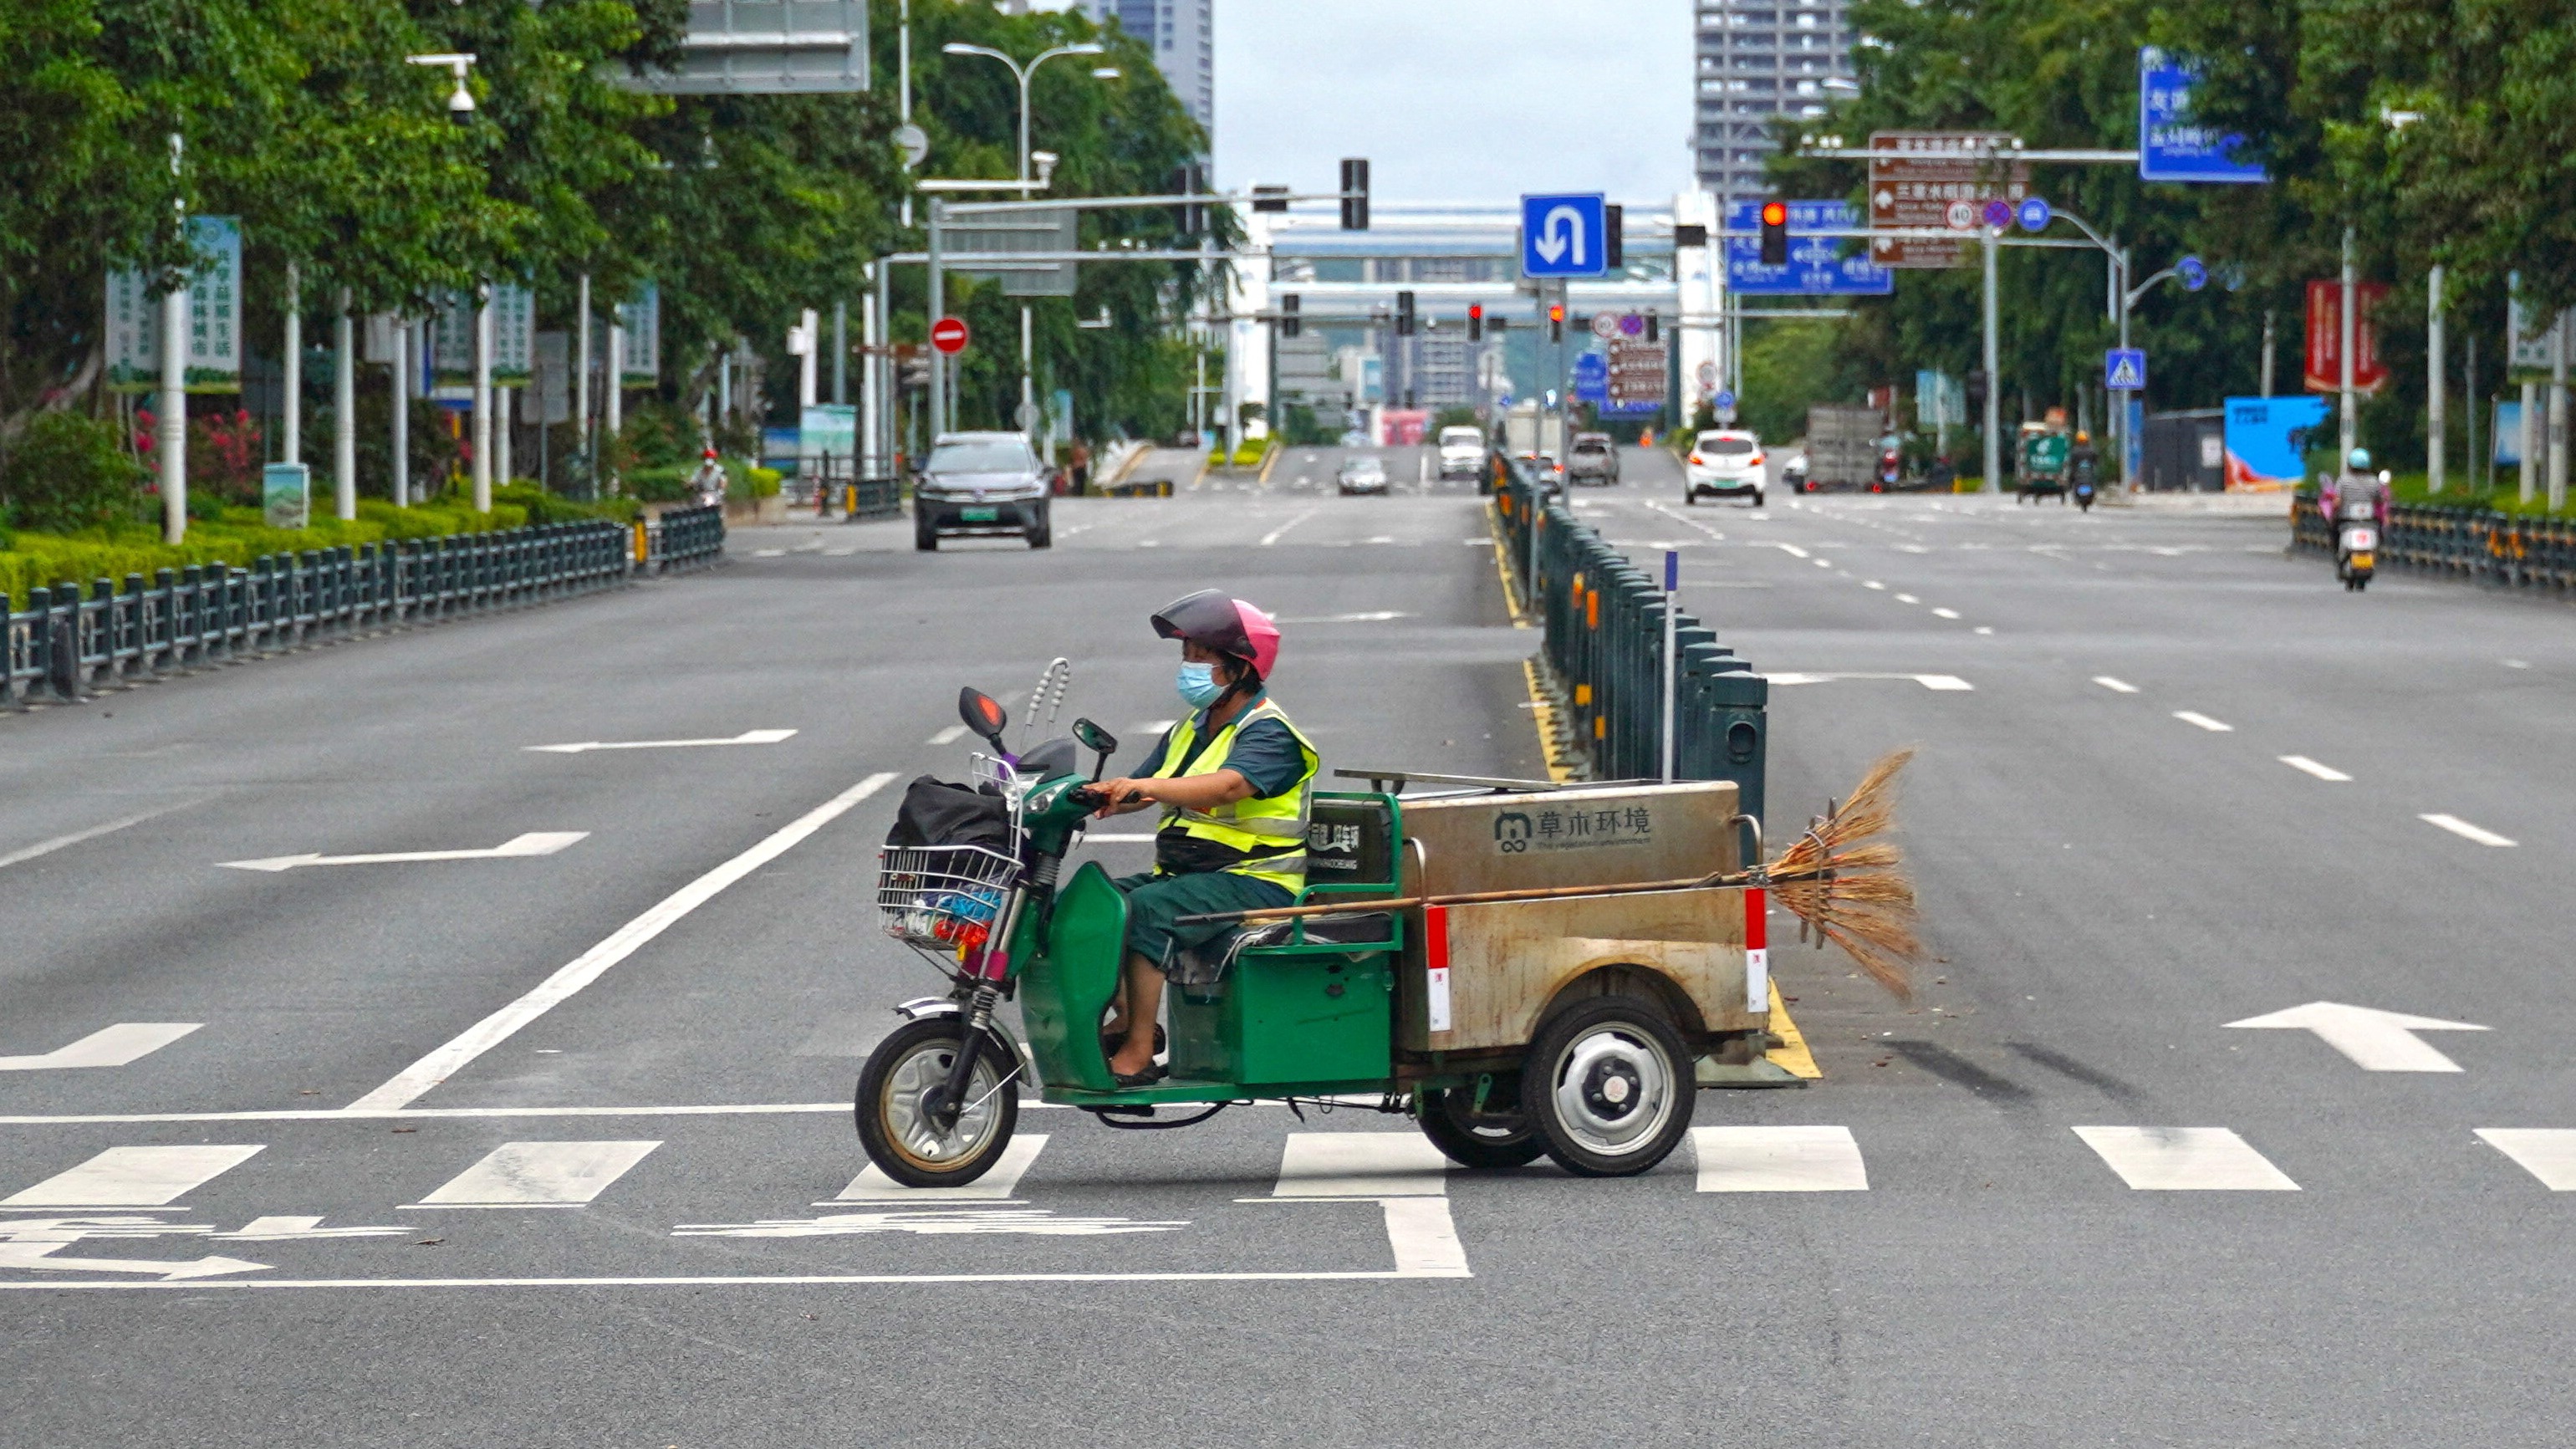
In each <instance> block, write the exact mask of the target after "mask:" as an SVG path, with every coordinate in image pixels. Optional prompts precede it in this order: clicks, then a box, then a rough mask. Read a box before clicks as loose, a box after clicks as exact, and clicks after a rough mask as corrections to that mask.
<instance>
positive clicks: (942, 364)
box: [923, 196, 948, 440]
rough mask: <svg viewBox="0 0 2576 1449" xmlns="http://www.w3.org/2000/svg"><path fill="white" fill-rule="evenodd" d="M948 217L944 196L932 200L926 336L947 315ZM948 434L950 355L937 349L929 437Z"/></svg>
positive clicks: (932, 356) (932, 364)
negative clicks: (944, 249) (944, 248)
mask: <svg viewBox="0 0 2576 1449" xmlns="http://www.w3.org/2000/svg"><path fill="white" fill-rule="evenodd" d="M947 217H948V202H947V201H946V200H945V199H944V198H942V197H937V196H934V197H932V198H930V291H929V296H928V299H927V300H926V301H925V302H924V304H923V307H924V310H926V311H927V312H928V313H929V314H930V318H929V331H928V332H927V333H925V334H924V335H925V336H929V335H935V334H936V333H937V332H938V331H939V319H940V318H942V317H945V316H947V315H948V299H947V297H946V295H945V293H946V292H947V290H948V289H947V287H946V285H945V283H946V280H947V278H946V276H945V274H944V273H943V272H942V271H941V270H940V266H941V262H942V260H943V259H942V258H941V256H940V243H941V237H940V232H941V231H942V230H943V229H944V228H943V223H944V222H945V221H946V220H947ZM946 431H948V354H946V353H944V352H942V351H940V350H939V349H938V348H936V347H934V348H932V349H930V436H931V437H932V438H933V439H934V440H935V439H937V438H938V436H939V435H940V434H941V433H944V432H946Z"/></svg>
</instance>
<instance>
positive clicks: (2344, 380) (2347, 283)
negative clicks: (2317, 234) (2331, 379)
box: [2335, 227, 2361, 472]
mask: <svg viewBox="0 0 2576 1449" xmlns="http://www.w3.org/2000/svg"><path fill="white" fill-rule="evenodd" d="M2352 293H2353V275H2352V228H2351V227H2345V228H2344V229H2343V306H2342V308H2341V309H2340V310H2341V316H2340V317H2339V318H2338V319H2337V320H2338V322H2339V323H2340V324H2341V328H2342V335H2341V336H2340V337H2339V338H2338V339H2337V346H2336V353H2337V358H2338V361H2337V368H2338V371H2339V373H2340V378H2339V381H2340V383H2341V391H2342V399H2343V421H2342V427H2341V431H2340V433H2339V434H2338V438H2339V446H2338V448H2337V450H2336V457H2335V468H2336V470H2337V471H2338V472H2340V471H2341V470H2342V469H2343V468H2345V467H2346V466H2348V465H2349V464H2350V463H2351V461H2352V450H2353V449H2354V448H2355V447H2356V446H2358V445H2359V442H2360V438H2361V420H2360V419H2358V418H2356V417H2354V416H2353V415H2352V348H2353V342H2354V339H2355V338H2356V337H2357V336H2358V335H2359V333H2360V330H2361V329H2360V328H2358V327H2356V326H2354V325H2353V324H2354V323H2355V322H2357V321H2358V320H2359V319H2358V318H2356V317H2354V316H2353V315H2352Z"/></svg>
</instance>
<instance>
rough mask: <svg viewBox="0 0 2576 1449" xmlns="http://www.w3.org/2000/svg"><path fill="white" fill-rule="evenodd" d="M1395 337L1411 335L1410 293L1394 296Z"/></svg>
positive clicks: (1411, 307)
mask: <svg viewBox="0 0 2576 1449" xmlns="http://www.w3.org/2000/svg"><path fill="white" fill-rule="evenodd" d="M1395 335H1396V336H1398V337H1410V336H1412V335H1413V294H1412V293H1411V292H1398V293H1396V294H1395Z"/></svg>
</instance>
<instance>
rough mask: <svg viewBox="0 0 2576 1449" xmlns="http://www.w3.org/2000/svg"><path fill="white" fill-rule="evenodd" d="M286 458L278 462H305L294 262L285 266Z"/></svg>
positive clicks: (299, 302) (300, 303) (300, 313)
mask: <svg viewBox="0 0 2576 1449" xmlns="http://www.w3.org/2000/svg"><path fill="white" fill-rule="evenodd" d="M284 351H285V353H286V356H285V358H284V359H283V360H284V362H285V364H286V410H285V411H286V416H285V418H284V419H283V424H284V426H283V427H282V428H281V429H280V431H282V432H284V433H285V435H286V436H285V440H284V441H285V444H286V455H285V456H284V457H282V458H280V459H279V460H278V461H279V462H282V463H301V462H303V461H304V278H303V276H302V274H301V273H300V272H299V271H298V270H297V268H296V265H295V263H293V262H291V261H290V262H288V263H287V264H286V345H285V348H284Z"/></svg>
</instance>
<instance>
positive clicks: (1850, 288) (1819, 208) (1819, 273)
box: [1726, 201, 1896, 297]
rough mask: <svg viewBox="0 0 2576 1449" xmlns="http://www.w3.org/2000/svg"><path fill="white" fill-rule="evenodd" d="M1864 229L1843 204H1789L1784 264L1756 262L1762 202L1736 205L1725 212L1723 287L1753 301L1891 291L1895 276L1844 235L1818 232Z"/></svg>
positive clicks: (1759, 257)
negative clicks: (1768, 264)
mask: <svg viewBox="0 0 2576 1449" xmlns="http://www.w3.org/2000/svg"><path fill="white" fill-rule="evenodd" d="M1864 225H1865V222H1864V221H1863V220H1862V218H1861V215H1860V213H1859V212H1858V211H1857V210H1855V209H1854V208H1853V206H1852V204H1851V203H1850V202H1847V201H1793V202H1790V203H1789V264H1788V265H1787V266H1782V267H1766V266H1764V265H1763V264H1762V203H1760V202H1758V201H1739V202H1737V203H1735V204H1734V205H1733V206H1731V207H1729V208H1728V209H1727V213H1726V230H1727V238H1726V289H1727V290H1728V291H1730V292H1738V293H1743V294H1745V295H1748V296H1756V297H1883V296H1886V295H1887V294H1888V293H1890V292H1893V291H1895V290H1896V273H1894V272H1891V271H1889V270H1888V269H1887V268H1885V267H1882V266H1880V265H1878V264H1877V263H1876V262H1873V261H1871V260H1870V259H1869V255H1868V253H1866V252H1864V251H1860V250H1854V251H1853V252H1852V254H1851V255H1849V256H1845V255H1844V254H1843V253H1844V249H1845V248H1846V247H1854V246H1855V245H1856V244H1855V243H1853V242H1852V241H1851V240H1850V239H1849V238H1847V237H1839V236H1810V235H1806V234H1805V233H1808V232H1818V231H1834V232H1850V231H1858V230H1860V229H1861V228H1862V227H1863V226H1864Z"/></svg>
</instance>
